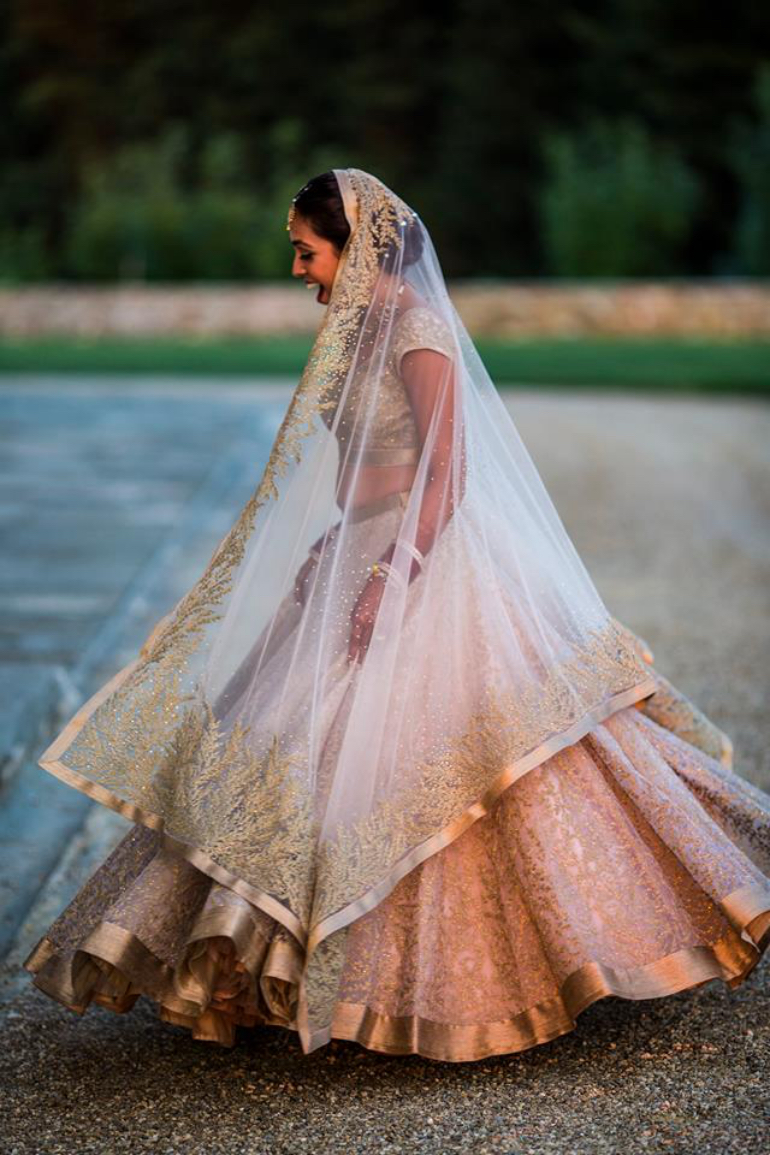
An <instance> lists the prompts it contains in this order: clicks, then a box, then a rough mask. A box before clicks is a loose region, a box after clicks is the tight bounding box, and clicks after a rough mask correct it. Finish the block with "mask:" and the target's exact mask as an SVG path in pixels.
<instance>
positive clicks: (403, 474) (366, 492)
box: [337, 465, 417, 507]
mask: <svg viewBox="0 0 770 1155" xmlns="http://www.w3.org/2000/svg"><path fill="white" fill-rule="evenodd" d="M416 473H417V466H416V465H363V466H361V467H360V468H359V469H358V470H356V469H352V470H349V471H346V470H345V469H343V470H342V471H341V472H340V474H339V478H338V483H337V487H338V492H339V503H340V506H342V505H346V504H347V502H348V493H349V490H350V487H351V485H353V484H355V492H354V493H353V494H352V495H351V505H352V506H353V507H355V506H357V505H367V504H368V503H369V502H370V501H375V500H376V499H377V498H378V497H385V496H386V495H387V494H389V493H400V492H401V490H404V489H411V487H412V483H413V482H414V478H415V474H416Z"/></svg>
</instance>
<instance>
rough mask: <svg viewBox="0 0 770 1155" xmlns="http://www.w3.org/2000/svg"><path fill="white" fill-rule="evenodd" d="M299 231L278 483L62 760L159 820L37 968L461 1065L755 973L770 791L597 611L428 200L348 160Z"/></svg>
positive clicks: (45, 979) (230, 1032)
mask: <svg viewBox="0 0 770 1155" xmlns="http://www.w3.org/2000/svg"><path fill="white" fill-rule="evenodd" d="M287 228H288V232H289V241H290V244H291V246H292V247H293V250H294V256H293V261H294V263H293V269H292V272H293V274H294V275H295V276H296V277H302V278H303V279H304V281H305V282H306V284H307V285H308V286H309V288H311V289H312V290H314V291H315V292H316V299H317V300H318V302H319V303H320V304H322V305H324V306H325V312H324V315H323V320H322V322H321V325H320V327H319V330H318V333H317V335H316V339H315V342H314V344H313V348H312V350H311V353H310V355H309V358H308V361H307V364H306V365H305V368H304V370H303V373H302V375H301V378H300V381H299V383H298V385H297V387H296V389H295V392H294V394H293V396H292V399H291V402H290V404H289V407H288V409H287V412H286V415H285V417H284V420H283V423H282V425H281V427H280V429H279V431H278V434H277V436H276V439H275V442H274V444H273V447H272V450H271V453H270V456H269V459H268V461H267V464H266V466H265V468H264V472H263V475H262V477H261V480H260V481H259V484H258V485H257V487H256V489H255V491H254V493H253V495H252V496H251V498H250V499H249V501H248V502H247V503H246V505H245V506H244V508H243V510H242V511H241V513H240V514H239V516H238V518H237V520H236V521H235V523H234V524H233V526H232V528H231V529H230V531H229V532H228V534H227V535H226V536H225V538H224V539H223V540H222V542H220V544H219V546H218V548H217V550H216V551H215V553H214V555H213V556H212V558H211V560H210V562H209V564H208V566H207V568H206V570H205V572H204V573H203V574H202V575H201V577H200V579H199V580H198V581H197V583H196V584H195V585H194V587H193V588H192V589H191V590H189V592H188V593H187V594H186V595H185V596H184V597H183V598H182V599H181V600H180V602H179V603H178V604H177V605H176V606H175V607H173V609H172V610H171V611H170V612H169V613H168V614H167V615H166V616H165V617H164V618H163V619H161V621H160V622H158V624H157V625H156V626H155V628H154V630H153V631H152V633H151V634H150V636H149V637H148V638H147V640H146V641H145V643H144V645H143V646H142V648H141V650H140V652H139V653H138V655H137V657H136V658H135V659H134V661H132V662H131V663H130V664H129V665H128V666H126V667H125V668H124V669H122V670H121V671H120V672H119V673H118V674H117V675H116V676H115V677H114V678H113V680H112V681H111V682H109V683H108V684H107V685H106V686H104V687H102V689H101V690H99V692H98V693H97V694H95V695H94V697H93V698H91V699H90V701H88V702H87V703H86V704H85V705H84V706H83V707H82V708H81V709H80V710H79V711H78V713H77V714H76V715H75V717H74V718H73V719H72V720H71V721H70V722H69V724H68V725H67V726H66V728H65V729H64V730H63V731H62V733H61V734H60V735H59V736H58V737H57V738H56V740H55V741H54V742H53V743H52V744H51V745H50V746H49V748H48V749H47V750H46V751H45V752H44V753H43V755H42V756H41V759H40V763H41V765H42V766H44V767H45V768H46V769H48V770H49V771H51V772H52V773H53V774H56V775H58V776H59V777H60V778H62V779H64V780H65V781H66V782H69V783H70V784H71V785H72V786H73V787H75V788H77V789H79V790H82V791H84V792H86V793H87V794H88V795H90V796H91V797H92V798H94V799H96V800H97V801H99V802H101V803H103V804H104V805H106V806H109V807H112V808H113V809H115V810H117V811H119V812H120V813H121V814H123V815H125V816H126V817H127V818H129V819H130V820H131V822H132V826H131V829H130V830H129V832H128V833H127V834H126V836H125V837H124V838H123V840H122V841H121V842H120V843H119V845H118V846H117V847H116V849H115V850H114V851H113V853H112V854H111V855H110V857H109V858H108V859H107V860H106V862H104V863H103V864H102V865H101V866H100V867H99V868H98V870H97V871H96V872H95V874H94V875H93V876H92V878H91V879H90V880H89V881H88V882H87V883H86V885H85V886H84V887H83V889H82V890H81V891H80V893H79V894H78V895H77V896H76V897H75V899H74V900H73V901H72V903H70V905H69V906H68V907H67V908H66V909H65V910H64V911H63V912H62V914H61V915H60V916H59V918H58V919H57V920H56V921H55V922H54V924H53V925H52V926H51V927H50V928H49V930H48V932H47V934H46V935H45V936H44V937H43V938H42V939H41V941H40V942H39V943H38V944H37V945H36V946H35V948H34V949H33V950H32V952H31V953H30V955H29V957H28V958H27V960H26V963H25V965H26V967H27V968H28V970H29V971H31V972H32V974H33V975H34V981H35V983H36V984H37V985H38V986H39V987H40V988H41V989H42V990H44V991H45V992H47V993H48V994H49V995H51V996H53V997H54V998H56V999H58V1000H60V1001H61V1002H63V1003H64V1004H65V1005H67V1006H69V1007H71V1008H72V1009H74V1010H76V1011H80V1012H82V1011H84V1010H85V1009H86V1007H87V1006H88V1005H89V1004H90V1003H92V1002H94V1003H97V1004H99V1005H101V1006H104V1007H109V1008H111V1009H113V1010H115V1011H127V1010H129V1009H130V1007H131V1006H132V1005H133V1004H134V1002H135V1001H136V999H137V998H138V997H139V996H140V995H145V996H148V997H149V998H150V999H152V1000H154V1001H155V1003H156V1004H157V1006H158V1008H159V1013H160V1016H161V1018H162V1019H164V1020H165V1021H167V1022H169V1023H174V1024H177V1025H179V1026H181V1027H185V1028H188V1029H189V1030H190V1031H191V1032H192V1034H193V1036H194V1037H195V1038H197V1039H205V1040H212V1041H216V1042H219V1043H222V1044H226V1045H230V1044H232V1043H233V1042H234V1041H235V1037H236V1028H237V1027H238V1026H239V1025H240V1026H242V1027H246V1028H248V1027H253V1026H276V1027H283V1028H287V1029H290V1030H294V1031H296V1032H297V1033H298V1037H299V1040H300V1044H301V1047H302V1050H303V1051H304V1052H305V1053H308V1052H310V1051H313V1050H315V1049H316V1048H318V1047H320V1046H322V1045H324V1044H325V1043H327V1042H328V1041H329V1039H331V1038H333V1037H334V1038H343V1039H351V1040H355V1041H357V1042H359V1043H361V1044H363V1045H364V1046H365V1047H368V1048H371V1049H373V1050H378V1051H386V1052H393V1053H407V1052H418V1053H420V1054H422V1055H426V1056H429V1057H432V1058H436V1059H443V1060H453V1061H456V1060H469V1059H479V1058H482V1057H485V1056H488V1055H491V1054H500V1053H504V1052H511V1051H519V1050H523V1049H525V1048H527V1047H531V1046H534V1045H536V1044H540V1043H544V1042H546V1041H548V1040H549V1039H553V1038H554V1037H556V1036H557V1035H560V1034H563V1033H565V1032H567V1031H570V1030H572V1029H573V1028H574V1027H575V1025H576V1022H575V1020H576V1016H577V1015H578V1013H579V1012H580V1011H581V1010H582V1009H583V1008H585V1007H586V1006H588V1005H589V1004H590V1003H592V1002H594V1001H596V1000H597V999H600V998H603V997H606V996H608V995H615V996H619V997H622V998H626V999H648V998H657V997H661V996H664V995H667V994H670V993H673V992H675V991H680V990H682V989H684V988H689V987H696V986H699V985H700V984H702V983H704V982H706V981H708V980H711V979H721V980H723V981H724V982H725V983H727V984H728V985H729V986H731V987H735V986H737V985H738V984H739V983H741V982H742V981H743V980H744V979H745V978H746V976H747V975H748V974H749V973H750V972H751V970H752V969H753V967H754V966H755V965H756V964H757V962H758V961H759V959H760V957H761V955H762V953H763V952H764V950H765V949H766V947H767V944H768V941H769V940H770V796H768V795H767V794H765V793H763V792H762V791H760V790H759V789H757V788H756V787H754V786H752V785H751V784H750V783H749V782H747V781H746V780H745V779H743V778H741V777H740V776H739V775H738V774H736V773H735V772H734V771H733V769H732V766H731V744H730V741H729V739H728V738H727V737H726V736H725V735H724V734H722V733H721V732H720V731H719V730H718V729H717V728H716V727H715V726H713V725H712V724H711V723H710V722H709V720H708V719H707V718H705V717H704V716H703V714H702V713H700V711H698V710H697V708H696V707H695V706H694V705H693V704H692V703H690V702H688V701H687V699H686V698H685V697H684V696H683V695H682V694H679V693H677V691H676V690H675V688H674V687H673V686H671V685H670V683H668V682H667V681H666V679H665V678H664V677H663V675H662V674H660V673H659V672H657V671H656V670H655V669H654V666H653V655H652V654H651V653H650V651H649V648H648V647H647V646H646V645H645V643H644V642H643V641H642V640H641V639H640V638H638V637H636V636H635V635H634V634H633V633H632V632H631V631H630V630H629V629H628V628H626V627H625V626H624V625H622V624H621V623H620V622H619V621H617V619H615V618H614V617H612V616H611V614H610V612H609V610H608V609H607V608H606V606H605V605H604V604H603V602H602V600H601V598H600V597H599V595H598V593H597V590H596V588H595V586H594V584H593V582H592V580H591V578H590V575H589V574H588V572H587V571H586V569H585V567H584V565H583V563H582V562H581V559H580V557H579V556H578V554H577V552H576V550H575V548H574V546H573V544H572V542H571V541H570V539H569V537H568V535H567V533H566V530H565V528H564V526H563V524H562V522H561V521H560V519H559V516H558V514H557V511H556V509H555V508H554V505H553V503H552V502H551V500H550V498H549V496H548V493H547V492H546V490H545V487H544V485H543V483H542V481H541V479H540V476H539V474H538V472H537V470H536V468H535V466H534V464H533V462H532V460H531V458H530V456H529V454H528V452H527V450H526V448H525V446H524V444H523V443H522V441H521V438H520V437H519V434H518V432H517V430H516V427H515V424H514V422H513V420H512V418H511V416H510V414H509V413H508V411H507V409H506V407H505V405H504V404H503V401H502V400H501V398H500V396H499V394H498V393H497V391H496V389H495V387H494V385H493V383H492V382H491V380H490V378H489V376H488V374H487V372H486V370H485V368H484V365H483V364H482V362H481V360H480V358H479V356H478V354H477V352H476V350H475V348H474V345H473V343H472V341H471V340H470V338H469V336H468V333H467V331H466V329H465V327H464V326H463V324H462V321H461V320H460V318H459V316H458V314H457V312H456V311H455V309H454V307H453V305H452V302H451V300H450V298H449V296H448V294H447V290H446V286H445V283H444V279H443V276H442V273H441V269H440V266H439V262H438V259H437V256H436V253H435V250H434V248H433V245H432V242H431V239H430V235H429V233H428V231H427V229H426V228H425V225H424V224H423V222H422V221H421V219H420V217H419V216H418V214H417V213H415V212H414V211H413V210H412V209H411V208H410V207H409V206H408V205H407V204H405V202H404V201H403V200H401V199H400V198H399V197H398V196H397V195H396V194H395V193H393V192H392V191H391V190H390V189H388V188H387V187H386V186H385V185H384V184H383V183H382V182H381V181H379V180H378V179H377V178H376V177H374V176H372V175H371V174H369V173H366V172H363V171H361V170H359V169H355V168H349V169H334V170H332V171H331V172H328V173H323V174H321V175H320V176H317V177H315V178H313V179H312V180H311V181H309V183H308V184H306V185H305V186H304V187H303V188H302V189H301V190H300V191H299V193H298V194H297V195H296V196H295V197H294V200H293V202H292V204H291V207H290V210H289V216H288V222H287Z"/></svg>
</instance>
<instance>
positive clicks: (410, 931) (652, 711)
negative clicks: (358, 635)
mask: <svg viewBox="0 0 770 1155" xmlns="http://www.w3.org/2000/svg"><path fill="white" fill-rule="evenodd" d="M391 505H392V503H389V502H385V503H382V502H380V503H376V504H375V506H373V510H372V516H371V518H370V522H371V529H372V533H373V539H372V540H377V524H376V523H377V522H378V520H379V519H380V518H381V517H387V516H388V512H389V509H390V507H391ZM380 528H381V527H380ZM650 669H651V671H652V672H653V675H654V677H655V680H656V682H657V684H658V686H659V689H658V691H657V692H656V693H655V694H653V695H652V696H651V697H648V698H646V699H644V700H643V701H642V702H640V703H637V704H636V705H635V706H627V707H624V708H622V709H619V710H617V711H616V712H615V713H614V714H612V715H611V716H610V717H609V718H607V719H605V721H603V722H602V723H601V724H598V725H596V726H595V727H594V728H593V729H592V730H590V731H589V732H588V733H587V734H585V735H584V736H583V737H582V738H581V739H580V740H579V741H577V742H575V743H574V744H573V745H571V746H568V747H566V748H564V749H562V750H561V751H559V752H558V753H556V754H555V755H553V756H551V757H549V758H547V759H545V760H544V761H543V762H541V763H540V764H539V765H538V766H536V767H534V768H532V769H531V770H529V771H527V772H526V773H525V774H524V775H523V776H521V777H520V778H518V779H517V780H516V781H515V782H513V783H512V784H511V785H510V786H509V787H508V788H507V789H506V790H504V791H503V793H502V794H501V795H500V796H499V797H498V798H497V800H496V802H495V803H494V805H493V806H492V808H491V809H490V810H489V811H488V813H486V814H485V815H484V816H483V817H481V818H479V819H477V820H476V821H475V822H474V823H473V824H472V825H470V826H469V827H467V828H466V829H465V830H464V831H463V832H462V833H461V834H460V835H459V836H458V837H457V838H456V839H455V840H454V841H453V842H451V843H450V844H449V845H447V846H445V847H443V849H440V850H438V851H437V852H436V853H435V854H433V855H432V857H429V858H428V859H426V860H425V861H424V862H422V863H421V864H419V865H417V866H415V867H414V868H413V869H412V870H411V871H410V872H409V873H408V874H406V875H405V876H404V877H403V878H402V879H401V880H400V881H399V882H398V883H397V884H396V886H395V888H394V889H393V890H392V891H391V892H390V894H388V895H387V896H386V897H385V898H384V899H382V900H381V901H380V903H379V904H378V905H377V906H376V907H375V908H374V909H373V910H370V911H368V912H367V913H365V914H363V915H362V916H360V917H359V918H358V919H357V920H356V921H354V922H353V923H352V925H351V926H350V927H349V931H348V935H347V938H346V946H345V950H346V954H345V962H344V967H343V970H342V975H341V980H340V984H339V988H338V992H337V1001H336V1005H335V1013H334V1018H333V1024H332V1032H331V1033H332V1037H335V1038H340V1039H349V1040H354V1041H356V1042H358V1043H360V1044H362V1045H363V1046H365V1047H367V1048H370V1049H372V1050H376V1051H384V1052H390V1053H396V1054H406V1053H419V1054H421V1055H424V1056H426V1057H429V1058H434V1059H442V1060H451V1061H462V1060H473V1059H480V1058H484V1057H486V1056H489V1055H494V1054H502V1053H507V1052H513V1051H520V1050H524V1049H526V1048H528V1047H532V1046H535V1045H537V1044H539V1043H544V1042H547V1041H548V1040H549V1039H553V1038H555V1037H556V1036H558V1035H561V1034H564V1033H565V1032H567V1031H570V1030H572V1029H573V1028H574V1027H575V1026H576V1016H577V1015H578V1014H579V1012H580V1011H581V1010H583V1009H584V1008H585V1007H587V1006H589V1005H590V1004H591V1003H593V1002H595V1001H596V1000H598V999H601V998H603V997H606V996H609V995H614V996H619V997H621V998H626V999H650V998H659V997H661V996H663V995H667V994H672V993H674V992H676V991H681V990H684V989H685V988H690V987H697V986H700V985H701V984H702V983H705V982H708V981H709V980H712V979H721V980H723V981H724V982H725V983H726V984H728V985H729V986H730V987H736V986H738V985H739V984H740V983H741V982H743V980H744V979H745V978H746V977H747V975H748V974H749V973H750V972H751V971H752V969H753V968H754V966H755V965H756V964H757V962H758V961H759V959H760V957H761V955H762V954H763V952H764V951H765V949H766V947H767V945H768V942H769V941H770V795H768V794H766V793H764V792H763V791H761V790H759V789H758V788H757V787H755V786H753V785H752V784H751V783H749V782H748V781H747V780H745V779H744V778H742V777H740V776H739V775H738V774H736V773H735V772H734V771H733V770H732V768H731V761H732V749H731V745H730V742H729V739H728V738H727V737H726V736H725V735H724V734H723V733H722V732H721V731H720V730H719V729H717V728H716V727H715V726H714V725H713V724H712V723H711V722H709V720H708V719H707V718H705V716H704V715H703V714H702V713H701V712H700V711H699V710H698V709H697V708H696V707H695V706H694V705H693V704H692V703H690V702H689V701H688V700H687V699H686V698H685V697H684V696H683V695H681V694H679V693H678V692H677V691H676V689H675V688H674V687H673V686H671V684H670V683H669V682H668V681H667V680H666V679H665V678H664V677H663V676H662V675H660V674H658V673H657V672H656V671H654V667H653V666H652V664H651V665H650ZM303 965H304V950H303V947H302V945H301V944H300V942H299V941H298V940H296V939H295V938H294V936H293V935H292V934H291V932H290V931H288V930H287V929H286V928H285V927H284V926H283V925H282V924H280V923H279V922H277V921H276V920H275V919H274V918H272V917H271V916H270V915H268V914H266V913H265V912H264V911H262V910H261V909H259V908H258V907H256V906H254V905H252V904H251V903H250V902H248V901H247V900H246V899H245V898H243V897H241V896H239V895H238V894H236V893H234V892H233V891H232V890H230V889H228V888H227V887H226V886H224V885H222V884H221V883H219V882H217V881H215V880H214V879H213V878H211V877H209V876H208V875H207V874H205V873H203V872H202V871H201V870H199V869H198V868H197V867H196V866H194V865H192V863H190V862H188V861H187V859H185V858H183V857H181V856H180V855H179V854H178V853H175V852H174V851H173V850H171V849H169V847H168V845H167V844H165V843H164V841H163V836H162V835H161V834H160V833H158V832H157V831H154V830H151V829H149V828H147V827H144V826H141V825H135V826H134V827H133V828H132V829H131V830H130V831H129V832H128V833H127V834H126V836H125V837H124V838H123V839H122V841H121V842H120V843H119V845H118V846H117V847H116V848H115V850H114V851H113V852H112V854H111V855H110V856H109V857H108V859H107V860H106V861H105V862H104V863H103V864H102V865H101V866H100V867H99V868H98V869H97V870H96V871H95V873H94V874H93V875H92V877H91V878H90V879H89V880H88V882H86V884H85V885H84V886H83V888H82V889H81V890H80V892H79V893H78V894H77V895H76V897H75V898H74V899H73V901H72V902H71V903H70V904H69V906H67V908H66V909H65V910H64V911H63V912H62V914H61V915H60V916H59V918H58V919H57V920H56V921H55V922H54V923H53V925H52V926H51V927H50V928H49V930H48V932H47V934H46V935H45V936H44V937H43V938H42V939H41V940H40V941H39V942H38V943H37V945H36V946H35V947H34V949H33V950H32V951H31V953H30V954H29V956H28V958H27V959H26V961H25V966H26V967H27V969H28V970H29V971H31V972H32V974H33V975H34V982H35V984H36V985H37V986H38V987H39V988H40V989H41V990H43V991H45V992H46V993H47V994H49V995H51V996H52V997H54V998H55V999H58V1000H59V1001H60V1002H62V1003H64V1004H65V1005H66V1006H68V1007H70V1008H71V1009H73V1010H75V1011H77V1012H81V1013H82V1012H83V1011H85V1010H86V1008H87V1007H88V1006H89V1004H90V1003H97V1004H98V1005H100V1006H104V1007H108V1008H110V1009H111V1010H114V1011H118V1012H124V1011H128V1010H129V1009H130V1008H131V1007H132V1006H133V1005H134V1003H135V1002H136V1000H137V998H139V996H140V995H144V996H146V997H148V998H150V999H152V1000H154V1002H155V1003H156V1004H157V1006H158V1008H159V1013H160V1017H161V1018H162V1019H163V1020H165V1021H166V1022H169V1023H174V1024H177V1025H178V1026H180V1027H185V1028H187V1029H189V1030H190V1031H191V1033H192V1035H193V1037H194V1038H196V1039H201V1040H209V1041H213V1042H218V1043H221V1044H224V1045H232V1044H233V1043H234V1042H235V1041H236V1028H237V1027H238V1026H240V1027H242V1028H250V1027H254V1026H261V1025H272V1026H276V1027H284V1028H288V1029H290V1030H297V1021H296V1012H297V993H298V985H299V981H300V977H301V975H302V971H303Z"/></svg>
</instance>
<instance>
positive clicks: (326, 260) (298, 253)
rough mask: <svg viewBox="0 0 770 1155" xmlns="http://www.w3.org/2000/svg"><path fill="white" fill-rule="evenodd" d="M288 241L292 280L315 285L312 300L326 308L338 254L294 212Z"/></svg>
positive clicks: (333, 247)
mask: <svg viewBox="0 0 770 1155" xmlns="http://www.w3.org/2000/svg"><path fill="white" fill-rule="evenodd" d="M289 240H290V241H291V243H292V245H293V246H294V261H293V262H292V266H291V275H292V276H293V277H302V279H303V281H304V282H305V284H306V285H307V286H308V287H313V286H316V285H317V286H318V292H317V293H316V301H318V303H319V305H328V304H329V300H330V298H331V292H332V284H333V283H334V274H335V273H336V271H337V265H338V264H339V259H340V258H339V253H338V252H337V249H336V248H335V246H334V245H333V244H332V242H331V241H327V240H325V238H324V237H319V236H318V233H315V232H313V229H312V226H311V225H310V223H309V221H306V220H305V219H304V217H301V216H300V215H299V213H295V216H294V219H293V221H292V223H291V227H290V229H289Z"/></svg>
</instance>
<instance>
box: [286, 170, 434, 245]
mask: <svg viewBox="0 0 770 1155" xmlns="http://www.w3.org/2000/svg"><path fill="white" fill-rule="evenodd" d="M292 204H293V205H294V209H295V212H297V213H298V214H299V216H301V217H303V218H304V219H305V220H306V221H308V223H309V224H310V225H311V227H312V229H313V232H315V233H317V234H318V236H319V237H323V238H324V240H327V241H330V242H331V243H332V244H333V245H334V247H335V248H336V250H337V252H338V253H341V252H342V250H343V248H344V247H345V244H346V242H347V240H348V237H349V236H350V225H349V224H348V219H347V217H346V216H345V206H344V204H343V201H342V193H341V192H340V186H339V185H338V184H337V178H336V176H335V175H334V173H333V171H332V170H331V169H330V170H329V171H328V172H322V173H319V175H318V176H314V177H312V178H311V180H309V181H308V182H307V184H306V185H303V186H302V188H301V189H300V190H299V192H298V193H297V194H296V196H294V197H293V198H292ZM422 248H423V241H422V232H421V229H420V226H419V224H418V220H417V218H416V217H415V218H414V219H410V221H409V223H408V225H407V226H406V230H405V233H404V255H403V260H402V265H404V266H406V265H411V264H414V262H415V261H417V260H419V258H420V256H421V254H422ZM395 256H396V245H395V244H394V243H393V242H391V243H390V244H388V245H387V246H386V248H385V249H384V250H383V251H382V252H380V253H379V254H378V259H379V263H380V264H381V265H385V266H386V267H389V266H391V265H392V264H393V261H394V258H395Z"/></svg>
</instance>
